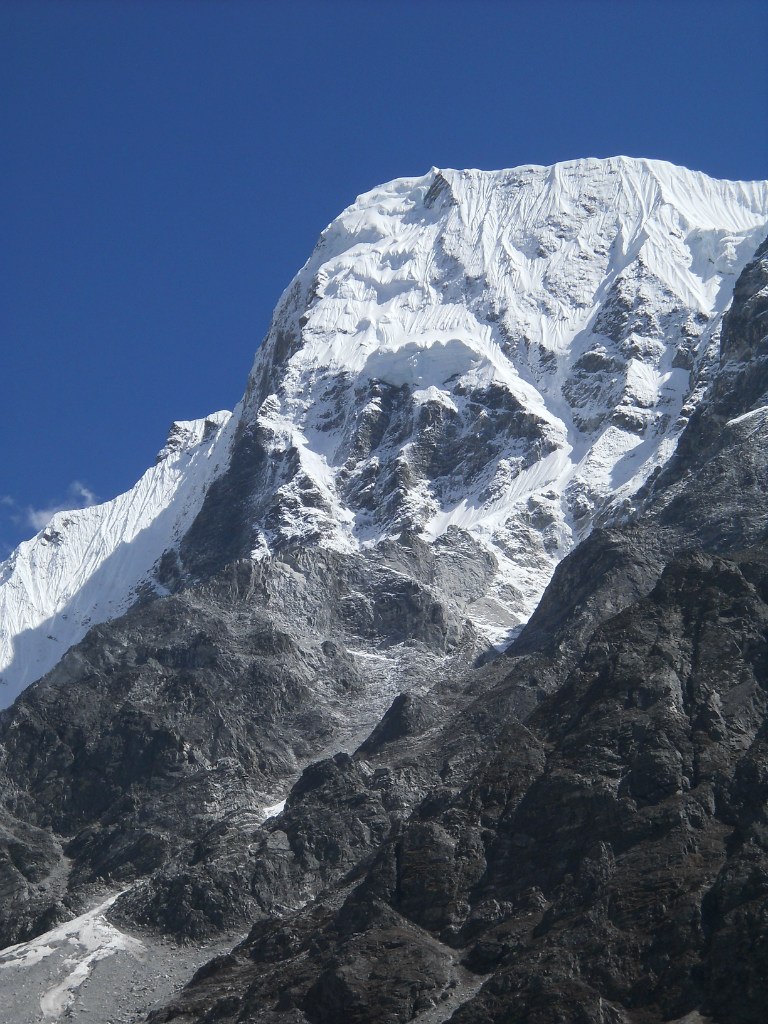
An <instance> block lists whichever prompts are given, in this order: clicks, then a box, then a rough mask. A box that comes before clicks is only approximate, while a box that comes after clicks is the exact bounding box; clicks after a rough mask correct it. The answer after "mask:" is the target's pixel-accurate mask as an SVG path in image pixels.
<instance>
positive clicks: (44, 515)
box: [12, 480, 97, 530]
mask: <svg viewBox="0 0 768 1024" xmlns="http://www.w3.org/2000/svg"><path fill="white" fill-rule="evenodd" d="M96 501H97V498H96V495H95V494H94V493H93V491H92V490H91V489H90V487H86V485H85V484H83V483H81V482H80V481H79V480H73V481H72V483H71V484H70V485H69V487H68V488H67V493H66V496H65V497H64V499H63V500H62V501H58V502H51V504H50V505H47V506H46V507H44V508H32V507H27V508H26V509H25V518H26V521H27V523H28V524H29V526H31V527H32V528H33V529H35V530H42V528H43V527H44V526H47V525H48V523H49V522H50V521H51V519H52V518H53V517H54V516H55V515H56V513H57V512H68V511H70V510H71V509H76V508H89V507H90V506H91V505H95V504H96ZM12 503H13V502H12Z"/></svg>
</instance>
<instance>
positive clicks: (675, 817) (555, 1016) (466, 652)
mask: <svg viewBox="0 0 768 1024" xmlns="http://www.w3.org/2000/svg"><path fill="white" fill-rule="evenodd" d="M767 295H768V252H766V247H763V249H762V250H760V252H759V253H758V256H757V258H756V260H755V261H754V262H753V263H752V264H750V266H749V267H748V268H747V269H746V271H745V272H744V273H743V274H742V276H741V278H740V280H739V282H738V285H737V290H736V295H735V300H734V305H733V309H732V311H731V313H730V314H729V315H728V317H727V319H726V323H725V325H724V329H723V335H722V349H721V360H720V366H719V368H718V371H717V373H716V374H715V378H714V381H713V384H712V388H711V393H710V396H709V398H708V400H707V401H706V402H705V403H704V404H703V405H702V406H701V409H700V411H699V412H697V413H696V414H695V415H694V416H693V417H692V419H691V422H690V423H689V425H688V427H687V430H686V432H685V433H684V435H683V437H682V439H681V443H680V446H679V449H678V454H677V456H676V457H675V458H674V459H673V460H672V462H671V463H670V464H669V465H668V466H667V467H666V468H665V469H664V470H663V471H662V472H661V473H659V474H658V475H657V476H656V477H655V478H654V479H652V480H651V481H650V482H649V484H648V485H647V486H646V487H645V488H644V489H643V492H642V493H641V494H640V495H639V496H638V498H637V501H636V505H637V511H636V512H635V514H634V515H633V516H632V517H631V519H630V520H629V521H626V522H623V523H618V522H613V523H610V522H608V521H606V523H605V524H604V527H603V528H602V529H599V530H596V531H595V532H594V533H593V534H592V535H591V536H590V537H589V538H588V540H587V541H586V542H585V543H583V544H582V545H581V546H580V547H579V548H578V549H577V550H576V551H575V552H574V554H573V555H572V556H571V557H570V558H569V559H567V560H566V561H565V562H563V563H562V564H561V565H560V567H559V568H558V570H557V571H556V573H555V576H554V579H553V581H552V583H551V585H550V587H549V588H548V590H547V592H546V594H545V596H544V599H543V600H542V602H541V604H540V606H539V608H538V610H537V611H536V613H535V615H534V616H533V618H532V619H531V621H530V622H529V624H528V626H527V627H526V629H525V630H524V632H523V633H522V635H521V636H520V638H519V639H518V641H517V642H516V643H515V645H514V646H513V647H512V648H511V649H510V651H509V652H508V655H507V656H506V657H503V658H496V659H491V660H485V659H484V657H482V655H485V654H487V653H488V652H487V651H485V650H484V649H483V647H482V645H481V644H480V643H479V642H478V638H477V635H476V633H475V630H474V628H473V626H472V625H471V623H470V622H469V620H468V619H467V618H466V617H465V611H466V606H467V603H468V602H470V601H471V600H472V599H473V596H475V595H476V596H480V595H482V594H483V593H484V591H485V588H486V586H487V582H488V579H489V578H490V577H491V576H492V574H493V572H494V566H493V564H492V561H493V559H492V556H489V555H488V554H483V553H482V552H481V550H480V548H479V546H478V545H477V543H476V542H475V541H474V540H472V538H470V537H469V536H468V535H466V534H462V532H461V531H458V530H456V529H455V528H454V529H453V530H452V531H450V536H448V535H446V541H445V543H444V547H445V550H443V548H441V543H443V542H441V541H438V542H437V543H436V544H434V545H433V546H428V545H426V544H424V543H423V542H421V541H419V540H418V539H417V538H415V537H414V536H413V535H411V534H409V533H407V532H406V533H404V534H403V535H402V537H401V538H400V539H399V541H398V542H386V543H383V544H381V545H380V546H379V547H378V548H377V549H376V550H373V551H371V552H370V553H368V554H367V555H366V556H365V557H364V558H362V557H360V556H357V555H342V554H337V553H333V552H329V551H322V550H317V549H310V548H301V547H299V546H296V547H294V548H293V549H286V550H285V551H284V552H283V553H282V554H281V555H280V556H279V557H274V558H271V559H268V560H266V561H264V562H262V563H259V564H254V563H252V562H251V560H250V559H248V560H240V557H239V556H240V555H241V554H242V553H243V551H244V550H245V549H246V548H247V547H248V545H249V544H250V538H249V536H246V535H244V536H240V534H238V533H237V530H238V529H240V527H242V526H243V523H244V522H245V520H246V518H247V517H246V516H245V515H244V509H245V506H243V507H241V506H240V505H238V501H240V500H241V499H242V501H246V504H247V500H246V498H245V497H243V489H242V488H241V487H240V486H239V484H238V479H239V478H238V473H241V476H242V480H245V479H250V478H251V477H252V476H253V474H254V473H256V475H257V476H258V473H260V472H261V471H262V470H263V471H264V472H267V471H268V470H269V467H268V466H266V464H265V465H261V464H259V465H258V466H257V465H256V464H255V462H254V459H256V460H257V461H258V459H259V458H261V456H260V455H259V451H260V449H259V446H258V444H257V443H256V441H257V440H258V439H256V440H255V441H254V443H253V445H252V446H251V447H249V440H248V438H247V437H246V436H245V435H243V437H242V438H241V439H240V441H239V442H238V443H239V445H240V447H239V448H238V449H237V452H236V457H235V459H234V460H233V467H234V468H233V470H232V472H231V473H229V474H228V476H227V478H226V479H225V480H224V481H223V482H222V483H221V485H220V486H219V487H218V488H213V489H212V490H211V493H210V500H209V501H208V502H207V504H206V506H205V508H204V510H203V514H202V516H201V517H200V519H199V520H198V522H197V524H196V525H195V527H194V528H193V531H192V532H191V533H190V534H189V535H188V537H187V540H186V542H185V544H184V545H182V548H181V555H180V561H179V562H178V563H174V564H170V561H169V562H168V563H167V564H165V565H164V566H163V573H164V580H165V582H166V583H167V584H169V585H171V586H174V587H177V588H178V589H177V592H176V593H174V594H172V595H170V596H168V597H165V598H160V599H153V600H149V601H148V602H147V603H145V604H144V605H141V606H139V607H136V608H135V609H134V610H133V611H132V612H130V613H129V614H128V615H126V616H124V617H123V618H121V619H119V620H115V621H114V622H111V623H109V624H106V625H103V626H99V627H97V628H96V629H94V630H92V631H91V632H90V633H89V634H88V636H87V637H86V638H85V640H84V641H83V642H82V643H81V644H79V645H78V646H77V647H75V648H73V649H72V650H71V651H70V652H69V654H68V655H67V656H66V657H65V658H64V659H63V660H62V662H61V663H60V664H59V665H58V666H57V668H56V669H54V671H53V672H51V673H50V674H49V675H48V676H47V677H46V678H45V679H43V680H42V681H40V682H39V683H38V684H37V685H35V686H33V687H32V688H30V689H29V690H28V691H26V692H25V693H24V694H23V695H22V697H21V698H20V699H19V700H18V701H17V702H16V704H15V705H14V706H13V707H12V708H11V709H9V710H8V711H6V712H3V714H2V716H0V768H1V769H2V771H1V773H0V797H1V798H2V802H1V807H2V811H1V814H2V817H0V891H2V893H3V895H4V897H5V899H4V900H3V902H2V905H0V942H2V943H3V944H7V943H10V942H13V941H15V940H18V939H23V938H26V937H28V936H31V935H35V934H38V933H40V932H42V931H44V930H45V929H46V928H47V927H49V926H50V924H51V923H53V922H54V921H56V920H59V919H62V918H64V917H67V916H70V915H71V914H72V912H73V911H74V910H76V909H79V908H80V907H81V906H82V905H84V904H85V903H86V902H87V901H88V899H89V896H90V894H91V892H92V891H95V890H96V889H97V888H98V889H103V888H104V887H105V886H106V887H109V888H110V889H113V890H114V889H117V888H121V889H123V888H127V889H128V891H127V892H126V894H125V895H124V896H123V897H122V898H121V899H120V900H119V901H118V903H117V904H116V905H115V907H114V909H113V911H112V912H111V913H112V916H113V919H114V920H116V921H119V922H120V923H121V924H122V925H124V926H127V927H128V928H130V927H133V926H137V925H138V926H142V927H149V928H153V929H156V930H158V931H160V932H163V933H165V934H171V935H173V936H175V937H177V938H180V939H185V940H186V939H194V940H197V941H203V940H207V939H208V938H210V937H211V936H212V935H214V934H216V933H218V932H221V931H225V930H228V929H232V928H233V927H237V926H242V925H243V923H244V922H248V923H249V924H252V925H253V930H252V931H251V934H250V936H249V938H248V939H247V940H246V941H245V942H244V943H242V944H241V945H240V946H239V947H238V948H237V949H235V950H234V951H233V952H232V953H231V954H229V955H227V956H224V957H222V958H219V959H217V960H215V961H213V962H212V963H211V964H209V965H208V966H207V967H205V968H204V969H202V971H201V972H200V973H199V975H198V976H197V978H196V980H195V982H194V983H193V984H192V985H191V986H190V987H189V988H188V989H187V990H186V991H185V992H184V993H182V994H181V995H180V996H179V998H178V999H177V1000H175V1001H174V1002H173V1003H172V1004H169V1005H168V1006H167V1007H166V1008H165V1009H164V1010H162V1011H158V1012H157V1013H156V1014H155V1015H154V1017H153V1019H154V1020H155V1021H160V1020H164V1021H170V1020H184V1021H189V1022H191V1021H198V1022H200V1024H203V1022H207V1024H212V1022H214V1021H223V1022H234V1021H238V1022H245V1021H257V1020H258V1021H265V1022H277V1021H286V1022H294V1024H299V1022H301V1024H306V1022H309V1024H331V1022H337V1021H350V1022H355V1021H359V1022H360V1024H363V1022H371V1024H376V1022H382V1024H384V1022H387V1024H389V1022H394V1021H396V1020H397V1021H402V1020H412V1019H415V1020H421V1021H422V1022H423V1024H431V1022H435V1021H445V1020H448V1019H451V1020H453V1021H454V1022H466V1024H469V1022H480V1021H484V1022H495V1021H498V1022H501V1021H505V1022H506V1021H520V1022H521V1024H522V1022H523V1021H525V1022H529V1024H538V1022H541V1024H544V1022H549V1021H552V1022H554V1021H563V1020H569V1021H570V1020H573V1021H590V1022H591V1021H594V1022H598V1021H600V1022H605V1021H611V1022H621V1021H627V1022H631V1021H636V1022H638V1024H642V1022H646V1021H647V1022H656V1021H659V1022H661V1021H667V1020H675V1019H679V1018H682V1017H684V1016H685V1015H686V1014H689V1013H701V1014H703V1015H704V1016H705V1017H710V1018H712V1019H714V1020H715V1021H717V1022H722V1024H751V1022H753V1021H758V1020H762V1019H763V1016H761V1014H762V1015H764V1011H763V1007H764V1006H765V1004H766V1002H768V989H767V988H766V985H767V984H768V983H767V982H766V980H765V979H766V977H767V976H768V969H767V968H768V962H767V960H766V958H767V957H768V953H767V952H766V950H768V923H766V922H768V903H767V902H766V900H767V899H768V896H767V895H766V890H765V887H764V879H765V877H766V869H768V863H766V858H767V857H768V846H766V835H768V831H766V824H765V821H764V808H765V793H764V789H765V778H764V775H765V768H764V765H765V756H764V755H765V743H766V736H765V725H764V722H765V717H766V714H765V713H766V701H767V700H768V672H767V669H768V648H767V647H766V624H767V622H768V605H767V602H768V567H767V566H768V559H766V557H765V549H764V545H765V535H766V528H767V526H768V522H767V517H768V507H767V503H766V501H765V494H766V486H767V485H768V479H766V475H767V474H768V467H767V466H766V459H765V455H764V453H765V450H766V446H765V440H766V438H765V434H766V432H768V426H766V424H767V423H768V420H766V418H765V411H764V409H763V406H764V405H766V404H768V403H766V390H768V369H767V367H768V338H766V329H765V316H764V314H765V309H766V301H768V299H766V296H767ZM238 460H239V461H238ZM242 480H241V481H240V482H241V483H242ZM238 496H239V497H238ZM238 524H239V525H238ZM374 647H375V651H374V650H373V648H374ZM484 660H485V663H484V664H483V661H484ZM398 695H399V696H398ZM393 698H394V701H393ZM388 705H391V706H389V710H387V711H386V714H384V715H383V717H382V713H383V712H384V711H385V709H386V708H387V706H388ZM371 730H372V731H371ZM366 737H367V738H366ZM328 754H332V755H333V756H330V757H329V756H326V755H328ZM318 758H319V759H320V760H317V759H318ZM294 783H295V784H294ZM291 787H292V788H291ZM288 790H290V792H288ZM286 792H288V796H287V803H286V806H285V809H284V810H283V811H282V812H281V813H280V814H279V815H278V816H277V817H274V818H271V819H269V820H267V821H264V820H263V819H264V817H265V813H266V808H267V807H268V806H269V805H276V804H278V803H279V801H280V799H281V797H282V796H283V795H285V794H286Z"/></svg>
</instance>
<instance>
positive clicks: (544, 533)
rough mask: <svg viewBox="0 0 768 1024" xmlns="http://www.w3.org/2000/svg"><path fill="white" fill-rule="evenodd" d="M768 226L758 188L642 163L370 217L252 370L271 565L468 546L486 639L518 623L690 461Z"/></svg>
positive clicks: (264, 537)
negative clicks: (735, 290)
mask: <svg viewBox="0 0 768 1024" xmlns="http://www.w3.org/2000/svg"><path fill="white" fill-rule="evenodd" d="M767 221H768V186H767V185H766V183H764V182H762V183H761V182H756V183H744V182H724V181H714V180H712V179H710V178H708V177H707V176H706V175H704V174H701V173H695V172H691V171H687V170H685V169H682V168H677V167H674V166H673V165H671V164H667V163H663V162H661V161H653V160H634V159H630V158H626V157H617V158H613V159H609V160H579V161H570V162H568V163H563V164H558V165H555V166H553V167H538V166H526V167H519V168H515V169H513V170H507V171H500V172H485V171H477V170H468V171H454V170H445V169H443V170H438V169H436V168H433V169H432V170H431V171H430V172H429V173H428V174H427V175H425V176H423V177H421V178H413V179H399V180H396V181H393V182H390V183H388V184H386V185H383V186H381V187H379V188H377V189H374V190H373V191H372V192H369V193H367V194H366V195H363V196H361V197H359V198H358V200H357V201H356V202H355V203H354V204H353V205H352V206H350V207H349V208H348V209H347V210H345V211H344V213H342V214H341V216H340V217H339V218H338V219H337V220H336V221H334V222H333V223H332V224H331V225H330V226H329V227H328V228H327V229H326V231H325V232H324V233H323V235H322V236H321V238H320V241H319V243H318V245H317V248H316V250H315V252H314V253H313V255H312V257H311V258H310V260H309V261H308V262H307V264H306V265H305V267H304V268H303V269H302V271H301V272H300V273H299V275H298V276H297V277H296V279H295V280H294V282H293V283H292V285H291V286H290V287H289V289H288V290H287V292H286V293H285V295H284V297H283V300H282V302H281V304H280V306H279V307H278V310H277V313H276V316H275V320H274V322H273V326H272V329H271V332H270V335H269V337H268V339H267V342H266V344H265V346H264V347H263V349H262V350H261V351H260V352H259V354H258V355H257V358H256V363H255V365H254V369H253V373H252V376H251V382H250V385H249V391H248V395H247V397H246V403H245V407H244V411H243V421H244V423H246V424H248V423H250V424H251V425H252V426H255V427H256V428H257V429H258V430H259V432H260V435H261V436H262V437H263V438H264V439H265V440H264V443H265V444H266V446H267V448H268V450H269V452H270V455H271V458H270V470H269V473H270V476H269V479H268V480H264V482H263V486H262V487H261V499H260V508H261V514H260V516H259V517H257V523H256V526H257V531H256V535H257V538H258V542H257V543H256V544H255V545H254V550H255V551H256V552H260V553H262V554H264V553H267V552H269V551H272V550H275V549H279V548H280V547H281V546H285V545H290V544H292V543H297V542H315V541H317V540H318V539H319V540H320V542H321V543H323V544H326V545H329V546H333V547H336V548H339V549H342V550H350V551H352V550H362V549H365V547H366V546H369V545H373V544H376V543H377V542H379V541H381V540H382V539H383V538H385V537H388V536H396V535H398V534H399V533H401V532H402V531H403V530H405V531H409V532H412V533H415V534H417V535H420V536H421V537H422V538H424V539H427V540H429V541H434V540H436V539H437V538H438V537H441V536H443V535H444V534H445V532H446V531H447V530H448V529H450V528H451V527H458V528H460V529H462V530H466V531H469V532H470V533H471V534H472V535H473V536H474V537H475V538H476V539H477V540H478V541H479V542H480V543H481V544H482V545H483V546H485V547H486V548H487V549H488V550H489V551H491V552H492V553H493V555H494V556H495V557H496V559H497V560H498V563H499V573H498V577H497V583H496V586H495V587H494V589H493V593H492V594H491V595H489V599H490V600H491V603H492V605H493V607H492V608H491V609H490V611H489V606H488V602H487V601H486V602H485V603H484V605H483V609H482V614H480V613H478V622H480V621H482V620H483V619H486V620H487V619H488V618H489V616H490V618H491V620H493V622H494V625H495V627H496V628H497V629H501V630H502V631H503V628H504V627H505V626H507V625H509V624H512V625H514V623H515V622H519V621H522V620H523V619H524V618H525V617H527V615H528V614H530V611H531V610H532V608H533V606H534V605H535V602H536V601H537V599H538V596H539V594H540V593H541V591H542V590H543V587H544V585H545V584H546V582H547V580H548V579H549V576H550V574H551V571H552V569H553V567H554V564H555V563H556V561H557V560H559V558H561V557H562V555H563V554H564V553H565V552H566V551H567V550H568V549H569V548H570V547H571V546H572V544H573V543H574V540H575V539H578V538H579V537H581V536H583V535H584V533H585V532H586V531H587V530H588V529H589V528H590V525H591V523H592V522H593V520H594V517H595V515H597V514H600V513H601V512H602V511H604V510H605V508H606V505H607V503H608V501H609V500H614V502H615V500H616V499H617V498H620V497H622V498H625V497H628V496H629V495H630V494H631V493H633V492H634V490H636V489H637V487H638V486H639V485H640V484H641V483H642V481H643V480H644V479H645V478H646V477H647V475H648V474H649V473H650V472H651V471H652V470H653V469H654V467H655V466H657V465H658V464H659V463H661V462H663V461H665V460H666V458H668V456H669V454H670V452H671V451H672V450H673V448H674V445H675V442H676V438H677V436H678V434H679V432H680V430H681V429H682V427H683V425H684V423H685V421H686V416H687V414H688V413H689V412H690V411H691V408H692V404H694V403H695V402H696V401H697V400H698V396H699V394H700V392H701V389H702V387H703V386H704V384H705V381H706V372H707V367H708V365H709V363H710V362H711V357H712V354H713V351H714V349H715V346H716V342H717V336H718V330H719V318H720V316H721V314H722V312H723V310H724V308H725V305H726V303H727V301H728V296H729V295H730V292H731V289H732V286H733V281H734V279H735V276H736V275H737V274H738V273H739V271H740V270H741V268H742V267H743V265H744V264H745V262H746V261H747V260H748V259H749V257H750V256H751V254H752V252H753V251H754V249H755V247H756V246H757V244H758V242H759V240H760V239H761V237H762V235H763V234H764V232H765V228H766V222H767ZM281 466H282V469H280V467H281Z"/></svg>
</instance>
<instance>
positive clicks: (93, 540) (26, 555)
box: [0, 412, 231, 706]
mask: <svg viewBox="0 0 768 1024" xmlns="http://www.w3.org/2000/svg"><path fill="white" fill-rule="evenodd" d="M230 423H231V417H230V413H228V412H217V413H214V414H213V415H211V416H209V417H207V418H206V419H201V420H193V421H189V422H179V423H174V424H173V426H172V428H171V431H170V434H169V437H168V441H167V443H166V446H165V447H164V448H163V449H162V451H161V452H160V453H159V454H158V457H157V461H156V463H155V465H154V466H153V467H152V468H151V469H148V470H147V472H146V473H145V474H144V475H143V476H142V478H141V479H140V480H139V481H138V483H137V484H136V485H135V487H133V488H132V489H131V490H130V491H127V492H126V493H125V494H121V495H119V497H117V498H115V499H114V500H113V501H108V502H106V503H104V504H102V505H93V506H91V507H90V508H84V509H77V510H75V511H73V512H58V513H56V515H55V516H54V517H53V518H52V519H51V521H50V523H48V525H47V526H46V527H45V529H44V530H42V531H41V532H40V533H38V534H37V536H36V537H33V538H32V539H31V540H29V541H25V542H24V543H23V544H20V545H19V547H18V548H17V549H16V550H15V551H14V552H13V554H12V555H11V557H10V558H9V559H8V560H7V561H6V562H4V563H3V564H2V565H1V566H0V680H2V687H0V706H5V705H7V704H9V703H11V701H12V700H13V699H14V698H15V697H16V695H17V694H18V693H19V692H20V691H21V690H22V689H23V688H24V687H25V686H27V685H28V684H29V683H30V682H32V680H34V679H37V678H39V677H40V676H41V675H43V674H44V673H45V672H47V671H49V670H50V669H51V668H52V667H53V666H54V665H55V664H56V663H57V662H58V661H59V660H60V658H61V657H62V655H63V654H64V653H65V651H66V650H67V649H68V648H69V647H71V645H72V644H74V643H77V641H78V640H80V639H82V637H83V636H84V635H85V633H86V632H87V630H88V628H89V626H91V625H92V624H94V623H97V622H104V621H105V620H107V619H111V618H114V617H115V616H116V615H120V614H121V613H122V612H124V611H126V610H127V609H128V608H129V607H130V605H131V604H132V603H133V602H134V601H135V600H136V597H137V593H138V590H139V588H140V587H141V586H142V584H145V585H147V586H152V587H156V586H157V584H156V583H154V582H153V580H152V576H151V570H152V569H153V567H154V566H155V564H156V562H157V561H158V559H160V557H161V556H162V555H163V553H164V552H165V551H166V550H168V549H170V548H172V547H173V546H174V545H175V544H176V543H177V542H178V540H179V539H180V538H181V536H182V535H183V533H184V532H185V530H186V529H187V528H188V527H189V525H190V524H191V522H192V520H193V519H194V517H195V516H196V515H197V513H198V511H199V509H200V506H201V505H202V502H203V499H204V497H205V493H206V491H207V488H208V486H209V484H210V482H211V480H212V479H214V478H215V477H216V475H217V474H218V473H219V472H221V470H222V469H223V468H225V466H226V458H225V456H226V453H227V450H228V440H229V429H228V425H229V424H230Z"/></svg>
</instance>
